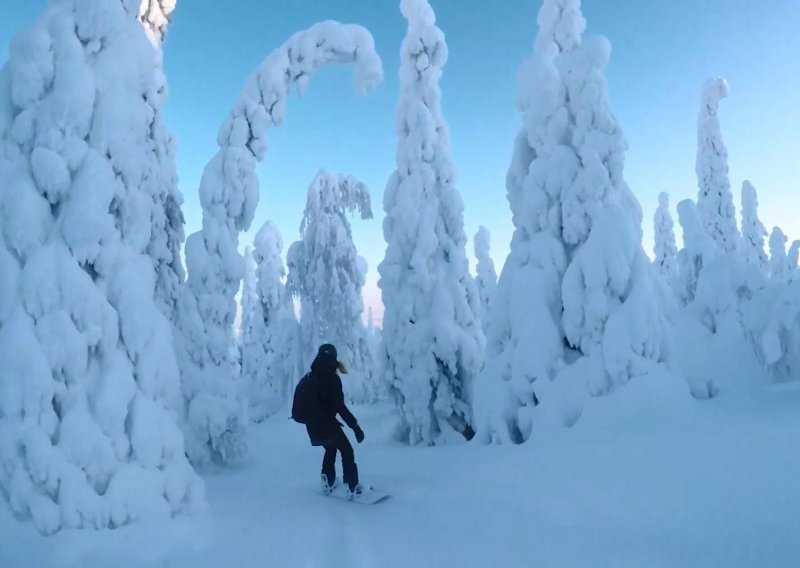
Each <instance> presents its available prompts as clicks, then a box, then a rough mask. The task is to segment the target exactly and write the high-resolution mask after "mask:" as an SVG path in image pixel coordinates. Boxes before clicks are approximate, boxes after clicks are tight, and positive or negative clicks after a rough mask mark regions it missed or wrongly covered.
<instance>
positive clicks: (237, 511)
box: [0, 380, 800, 568]
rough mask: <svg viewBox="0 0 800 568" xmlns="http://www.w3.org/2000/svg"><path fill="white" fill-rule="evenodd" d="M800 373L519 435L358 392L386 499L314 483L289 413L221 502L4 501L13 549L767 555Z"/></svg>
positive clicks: (629, 561) (796, 462)
mask: <svg viewBox="0 0 800 568" xmlns="http://www.w3.org/2000/svg"><path fill="white" fill-rule="evenodd" d="M798 404H800V384H786V385H782V386H778V387H772V388H771V389H769V390H767V391H761V394H760V395H758V396H747V397H745V396H736V395H734V394H731V395H726V393H725V391H723V392H722V393H721V394H720V395H719V396H718V397H716V398H713V399H710V400H706V401H696V400H694V399H692V398H690V397H687V396H686V395H685V393H684V392H683V389H680V388H672V387H670V386H669V383H668V382H667V381H666V380H662V383H661V384H659V383H658V382H655V381H654V382H653V383H650V384H645V382H644V381H632V382H631V383H630V384H629V385H628V387H626V388H625V389H622V390H620V391H619V392H618V393H616V394H615V395H614V396H613V397H604V398H601V399H595V400H593V401H591V403H590V404H587V406H586V409H585V411H584V415H583V417H582V419H581V420H580V421H579V422H578V423H577V424H576V425H575V426H574V427H573V428H571V429H560V430H555V431H551V432H548V433H547V434H546V435H544V434H542V435H541V436H538V437H537V436H534V437H532V438H531V440H530V441H529V443H528V444H525V445H521V446H513V445H512V446H496V445H490V446H483V445H480V444H467V443H464V444H457V445H448V446H440V447H433V448H430V447H409V446H405V445H400V444H397V443H395V442H392V441H391V436H390V431H391V428H392V426H393V420H392V416H391V414H390V410H389V409H388V408H383V407H364V408H356V409H355V413H356V415H357V416H358V417H359V418H360V421H361V423H362V424H363V426H364V430H365V432H366V434H367V440H366V441H365V443H364V444H362V445H361V446H357V447H356V456H357V459H358V462H359V466H360V469H361V471H362V475H363V476H364V477H365V478H369V480H370V481H372V482H373V483H374V484H379V485H381V486H382V487H385V488H387V489H389V490H390V491H391V492H392V494H393V496H392V497H391V498H390V499H389V500H388V501H386V502H384V503H381V504H378V505H374V506H367V505H360V504H354V503H346V502H343V501H340V500H334V499H328V498H325V497H323V496H321V495H316V494H314V492H313V488H315V487H316V482H317V480H316V476H317V471H318V467H319V461H320V458H321V452H320V450H319V449H317V448H312V447H310V446H309V445H308V443H307V441H306V439H305V433H304V431H303V429H302V427H300V426H298V425H296V424H294V423H293V422H291V421H289V420H286V419H285V414H279V415H277V416H276V417H274V418H272V419H270V420H267V421H266V422H265V423H263V424H261V425H260V426H258V427H256V428H255V429H254V430H253V431H252V434H251V436H252V438H251V440H250V445H251V448H252V449H253V452H252V456H251V458H250V461H248V462H246V463H245V464H244V465H243V466H241V467H239V468H238V469H234V470H232V471H227V472H225V473H219V474H208V475H207V476H206V486H207V494H208V501H209V503H210V508H209V510H207V511H205V512H204V513H202V514H200V515H199V516H195V517H182V518H178V519H176V520H174V521H172V522H170V523H167V524H163V525H152V524H151V525H145V524H142V523H137V524H133V525H131V526H128V527H123V528H121V529H118V530H114V531H99V532H94V531H83V532H81V531H72V530H63V531H61V532H60V533H59V534H57V535H55V536H52V537H42V536H40V535H39V533H38V532H36V530H35V528H34V526H33V525H32V524H31V523H17V522H15V521H14V520H13V519H12V518H11V516H10V513H9V511H8V509H7V505H6V504H5V503H3V504H2V505H0V535H2V539H0V566H3V567H4V568H18V567H20V568H21V567H28V566H47V567H51V566H52V567H60V566H81V567H86V568H89V567H106V566H112V565H113V566H116V567H119V568H125V567H127V566H131V567H132V566H172V567H178V566H192V567H193V568H194V567H197V568H200V567H212V566H213V567H217V566H236V567H242V568H248V567H259V568H262V567H265V566H266V567H269V566H325V567H350V566H358V567H360V566H364V567H370V566H381V567H395V566H396V567H406V566H459V567H472V566H475V567H485V566H533V565H536V566H539V567H541V566H545V567H546V566H559V567H563V566H615V567H620V566H637V567H640V566H648V567H661V566H663V567H674V566H693V567H695V566H697V567H700V566H726V567H735V566H759V567H762V568H766V567H772V566H774V567H785V566H791V565H796V563H797V559H798V557H800V539H798V538H797V534H800V513H798V511H800V490H799V488H798V477H797V472H798V471H800V452H798V447H800V413H798V412H797V408H798Z"/></svg>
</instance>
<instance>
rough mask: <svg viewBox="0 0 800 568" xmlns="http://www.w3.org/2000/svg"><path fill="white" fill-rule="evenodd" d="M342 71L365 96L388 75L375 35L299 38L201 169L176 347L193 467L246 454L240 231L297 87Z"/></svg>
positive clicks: (249, 87)
mask: <svg viewBox="0 0 800 568" xmlns="http://www.w3.org/2000/svg"><path fill="white" fill-rule="evenodd" d="M341 64H349V65H353V66H354V69H355V83H356V88H357V89H358V90H359V91H361V92H366V91H369V90H370V89H372V88H373V87H374V86H375V85H377V83H378V82H379V81H380V79H381V77H382V68H381V61H380V58H379V57H378V54H377V53H376V52H375V46H374V41H373V39H372V36H371V35H370V33H369V32H368V31H367V30H366V29H364V28H362V27H361V26H356V25H344V24H340V23H338V22H332V21H329V22H322V23H318V24H315V25H313V26H311V27H310V28H309V29H307V30H305V31H302V32H298V33H296V34H294V35H293V36H292V37H291V38H289V40H288V41H287V42H286V43H284V44H283V45H282V46H281V47H279V48H278V49H276V50H275V51H273V52H272V53H271V54H270V55H269V56H268V57H267V58H266V59H265V60H264V61H263V62H262V63H261V64H260V65H259V66H258V68H257V69H256V70H255V71H254V72H253V74H252V75H251V76H250V77H249V78H248V80H247V82H246V83H245V86H244V89H243V90H242V92H241V94H240V95H239V99H238V100H237V102H236V104H235V105H234V107H233V110H231V112H230V114H229V115H228V117H227V119H226V120H225V122H224V123H223V125H222V126H221V127H220V130H219V133H218V135H217V143H218V144H219V151H218V152H217V153H216V155H215V156H214V157H213V158H212V159H211V161H210V162H209V163H208V164H207V165H206V167H205V170H204V171H203V177H202V179H201V181H200V204H201V206H202V208H203V228H202V230H201V231H199V232H197V233H194V234H192V235H191V236H189V238H188V239H187V240H186V264H187V268H188V273H189V276H188V287H187V289H186V291H185V293H184V294H183V295H182V297H181V306H180V310H179V311H180V314H179V324H180V329H181V333H180V336H179V340H178V343H179V344H180V345H179V357H180V359H181V372H182V386H183V394H184V397H185V399H186V402H187V421H186V429H185V430H186V436H187V449H188V451H189V456H190V458H191V459H192V461H193V462H195V463H200V464H202V463H205V462H208V461H209V460H214V461H217V462H233V461H237V460H239V459H240V458H241V457H242V455H243V454H244V452H245V451H246V446H245V444H244V430H243V427H244V424H243V416H242V409H243V406H244V405H243V404H241V401H240V400H238V399H237V396H236V395H235V389H234V385H233V380H232V377H231V376H230V374H229V373H228V372H226V370H227V369H229V368H230V366H229V362H228V360H227V359H228V353H229V347H230V345H231V343H232V342H233V328H232V326H233V320H234V316H235V313H236V301H235V296H236V292H237V290H238V289H239V285H240V282H241V279H242V274H243V263H242V257H241V255H240V254H239V252H238V244H239V233H240V232H241V231H244V230H247V229H248V228H249V227H250V223H251V222H252V220H253V213H254V211H255V208H256V205H257V203H258V178H257V176H256V171H255V170H256V165H257V164H258V162H260V161H261V159H262V158H263V156H264V153H265V151H266V135H267V131H268V130H269V129H270V128H271V127H273V126H279V125H280V124H281V122H282V121H283V117H284V115H285V112H286V105H287V103H288V100H289V90H290V88H291V87H292V86H295V87H296V88H297V91H298V94H300V95H302V94H303V93H304V92H305V90H306V88H307V87H308V82H309V80H310V77H311V75H312V74H313V73H314V72H316V71H317V70H319V69H321V68H323V67H329V66H332V65H341Z"/></svg>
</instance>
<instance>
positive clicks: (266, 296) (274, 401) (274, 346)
mask: <svg viewBox="0 0 800 568" xmlns="http://www.w3.org/2000/svg"><path fill="white" fill-rule="evenodd" d="M282 249H283V240H282V239H281V235H280V232H279V231H278V228H277V227H276V226H275V225H274V224H273V223H271V222H270V221H267V222H266V223H264V225H263V226H262V227H261V228H260V229H259V231H258V233H257V234H256V239H255V254H254V259H255V265H256V270H255V275H256V277H255V289H254V291H253V298H254V301H253V310H252V315H251V318H252V331H251V333H250V335H249V336H248V337H247V338H245V339H244V340H243V341H242V375H243V377H242V378H243V380H244V382H245V384H246V388H247V393H248V402H249V410H250V418H251V419H252V420H254V421H256V422H260V421H262V420H264V419H265V418H267V417H269V416H271V415H272V414H274V413H275V412H276V411H277V410H278V409H279V408H280V407H281V406H282V405H283V404H284V403H285V402H286V401H287V399H288V397H289V393H290V391H291V387H292V385H293V383H294V381H295V379H297V378H298V376H297V375H298V373H299V371H298V357H299V336H298V333H299V331H298V323H297V319H296V318H295V315H294V310H293V306H292V301H291V297H290V295H289V293H288V291H287V290H286V287H285V286H284V284H283V277H284V275H285V270H284V267H283V259H282V257H281V251H282Z"/></svg>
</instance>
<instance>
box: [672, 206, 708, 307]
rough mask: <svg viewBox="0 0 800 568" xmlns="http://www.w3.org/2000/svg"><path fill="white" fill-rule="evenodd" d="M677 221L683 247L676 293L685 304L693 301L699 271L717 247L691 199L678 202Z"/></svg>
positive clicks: (706, 263)
mask: <svg viewBox="0 0 800 568" xmlns="http://www.w3.org/2000/svg"><path fill="white" fill-rule="evenodd" d="M678 221H679V222H680V224H681V228H682V229H683V248H682V249H681V250H680V252H679V253H678V276H679V283H678V295H679V297H680V299H681V301H682V303H683V304H684V305H687V304H689V303H691V302H693V301H694V299H695V295H696V292H697V283H698V280H699V278H700V273H701V272H702V270H703V267H704V266H707V265H708V264H710V263H711V261H712V260H713V259H714V258H715V257H716V253H717V247H716V246H715V245H714V241H713V240H712V239H711V236H710V235H709V234H708V233H707V232H706V231H705V229H704V228H703V222H702V220H701V219H700V213H699V212H698V211H697V205H695V202H694V201H692V200H691V199H684V200H683V201H681V202H680V203H678Z"/></svg>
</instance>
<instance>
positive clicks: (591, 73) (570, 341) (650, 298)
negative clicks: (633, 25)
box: [476, 0, 663, 442]
mask: <svg viewBox="0 0 800 568" xmlns="http://www.w3.org/2000/svg"><path fill="white" fill-rule="evenodd" d="M538 24H539V32H538V35H537V38H536V42H535V45H534V50H533V55H532V57H531V58H530V59H529V60H528V61H527V62H526V63H525V64H524V65H523V67H522V69H521V70H520V73H519V82H520V88H519V103H518V104H519V110H520V111H521V112H522V114H523V126H522V129H521V130H520V132H519V134H518V135H517V138H516V143H515V148H514V154H513V158H512V162H511V166H510V167H509V171H508V176H507V180H506V187H507V191H508V200H509V203H510V205H511V211H512V220H513V223H514V227H515V231H514V236H513V238H512V241H511V251H510V253H509V256H508V258H507V260H506V263H505V265H504V267H503V271H502V273H501V276H500V280H499V282H498V288H497V292H496V295H495V299H494V302H493V305H492V321H491V323H490V326H489V330H490V331H489V338H488V346H487V357H488V359H487V362H486V366H485V368H484V371H483V373H482V375H481V380H480V382H479V389H478V390H477V391H476V407H477V402H478V401H480V407H479V408H476V412H477V414H478V436H479V439H480V440H481V441H483V442H490V441H498V442H505V441H513V442H522V441H524V440H526V439H528V438H529V437H530V435H531V433H532V431H533V428H534V423H539V424H541V425H544V424H548V423H552V424H554V425H557V426H561V425H566V426H569V425H572V424H573V423H574V422H575V421H576V420H577V419H578V418H579V416H580V414H581V412H582V408H583V400H584V398H585V396H586V393H587V392H589V393H591V394H595V395H597V394H603V393H607V392H609V391H610V390H612V389H613V388H614V387H615V386H616V385H620V384H623V383H625V382H627V381H628V380H630V379H631V378H633V377H636V376H639V375H644V374H647V373H648V372H649V371H650V370H652V369H654V367H655V365H656V364H657V362H659V361H660V360H661V358H662V342H663V330H662V326H663V324H662V316H661V312H660V307H659V305H658V301H657V299H656V294H655V282H654V281H653V280H652V278H653V274H652V271H651V269H650V263H649V260H648V259H647V257H646V256H645V254H644V251H643V250H642V245H641V239H642V234H641V219H642V214H641V209H640V207H639V204H638V201H637V200H636V198H635V197H634V196H633V194H632V193H631V191H630V189H629V188H628V186H627V184H626V183H625V180H624V177H623V165H624V153H625V149H626V143H625V141H624V139H623V137H622V132H621V130H620V128H619V126H618V125H617V122H616V119H615V118H614V115H613V114H612V112H611V110H610V108H609V105H608V97H607V94H606V83H605V79H604V77H603V71H604V68H605V66H606V65H607V63H608V59H609V53H610V46H609V43H608V41H607V40H606V39H605V38H603V37H588V38H583V31H584V28H585V25H586V22H585V20H584V18H583V15H582V14H581V9H580V1H579V0H545V2H544V3H543V5H542V7H541V9H540V11H539V16H538Z"/></svg>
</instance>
